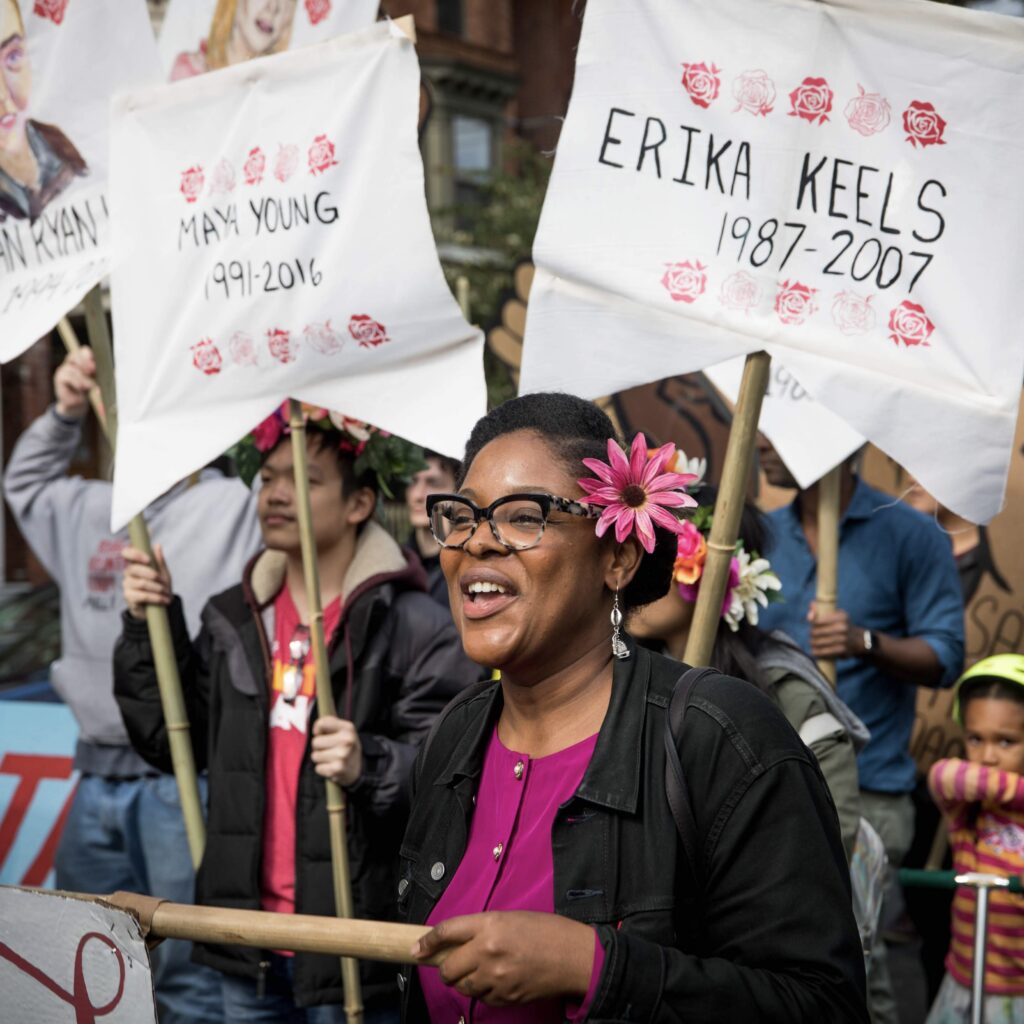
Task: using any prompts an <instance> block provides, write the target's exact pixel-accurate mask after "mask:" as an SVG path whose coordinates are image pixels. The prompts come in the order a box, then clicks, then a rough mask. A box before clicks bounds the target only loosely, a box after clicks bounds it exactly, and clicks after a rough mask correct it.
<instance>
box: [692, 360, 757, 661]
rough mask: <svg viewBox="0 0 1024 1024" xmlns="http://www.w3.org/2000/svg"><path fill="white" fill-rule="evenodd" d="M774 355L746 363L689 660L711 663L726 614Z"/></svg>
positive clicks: (695, 619) (699, 597) (717, 504)
mask: <svg viewBox="0 0 1024 1024" xmlns="http://www.w3.org/2000/svg"><path fill="white" fill-rule="evenodd" d="M770 367H771V357H770V356H769V355H768V353H767V352H752V353H751V354H750V355H748V356H747V360H746V363H745V364H744V367H743V380H742V382H741V383H740V391H739V395H738V397H737V399H736V408H735V410H734V412H733V417H732V429H731V430H730V431H729V443H728V445H727V446H726V449H725V464H724V465H723V467H722V481H721V484H720V485H719V488H718V498H717V500H716V501H715V514H714V519H713V521H712V524H711V536H710V537H709V538H708V557H707V561H706V562H705V563H704V575H703V576H702V577H701V581H700V590H699V591H698V593H697V604H696V605H695V606H694V610H693V623H692V625H691V626H690V634H689V636H688V637H687V640H686V653H685V655H684V660H685V661H686V663H687V664H688V665H707V663H708V661H709V660H710V658H711V652H712V650H714V646H715V634H716V633H717V632H718V624H719V622H720V621H721V618H722V599H723V597H724V596H725V588H726V584H727V583H728V582H729V567H730V565H731V564H732V558H733V555H734V553H735V550H736V537H737V534H738V533H739V528H740V516H741V515H742V514H743V501H744V498H745V495H746V490H747V480H748V479H749V476H750V466H751V460H752V459H753V455H754V442H755V440H756V438H757V424H758V421H759V420H760V418H761V403H762V402H763V401H764V395H765V391H766V390H767V389H768V371H769V369H770Z"/></svg>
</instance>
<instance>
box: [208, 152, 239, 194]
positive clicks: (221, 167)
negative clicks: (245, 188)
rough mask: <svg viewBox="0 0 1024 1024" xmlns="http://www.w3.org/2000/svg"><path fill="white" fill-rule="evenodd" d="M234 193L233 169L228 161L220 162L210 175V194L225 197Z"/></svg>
mask: <svg viewBox="0 0 1024 1024" xmlns="http://www.w3.org/2000/svg"><path fill="white" fill-rule="evenodd" d="M234 191H235V169H234V167H232V166H231V161H230V160H221V161H219V162H218V164H217V166H216V167H214V169H213V174H211V175H210V192H211V194H213V195H226V194H227V193H229V192H234Z"/></svg>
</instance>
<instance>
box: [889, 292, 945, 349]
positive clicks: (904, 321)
mask: <svg viewBox="0 0 1024 1024" xmlns="http://www.w3.org/2000/svg"><path fill="white" fill-rule="evenodd" d="M889 330H890V331H892V333H891V334H890V335H889V337H890V339H891V340H892V341H893V343H894V344H895V345H896V347H897V348H899V346H900V344H903V345H906V347H907V348H914V347H915V346H917V345H923V346H924V347H926V348H927V347H929V346H930V345H931V342H930V341H929V340H928V339H929V338H930V337H931V336H932V332H933V331H934V330H935V324H933V323H932V322H931V320H929V319H928V315H927V314H926V313H925V311H924V309H923V308H922V307H921V306H919V305H918V304H917V303H916V302H911V301H910V300H909V299H904V301H903V302H901V303H900V304H899V305H898V306H897V307H896V308H895V309H894V310H893V311H892V312H891V313H890V314H889Z"/></svg>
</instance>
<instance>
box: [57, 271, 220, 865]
mask: <svg viewBox="0 0 1024 1024" xmlns="http://www.w3.org/2000/svg"><path fill="white" fill-rule="evenodd" d="M85 311H86V327H87V329H88V331H89V340H90V342H91V343H92V350H93V355H94V356H95V357H96V379H97V382H98V385H97V386H96V387H94V388H93V389H92V390H91V391H90V392H89V401H90V403H91V404H92V407H93V410H94V411H95V413H96V417H97V419H98V420H99V422H100V426H101V427H102V428H103V433H104V434H105V435H106V438H107V442H108V443H109V444H110V448H111V451H113V450H114V449H115V448H116V446H117V405H116V401H115V396H114V373H113V369H114V363H113V354H112V349H111V345H110V332H109V330H108V328H107V320H106V314H105V312H104V311H103V301H102V297H101V295H100V290H99V287H96V288H93V289H92V291H90V292H89V293H88V295H86V298H85ZM57 331H58V333H59V334H60V336H61V340H62V341H63V342H64V347H65V348H66V349H67V350H68V352H69V353H70V352H76V351H77V350H78V349H79V348H80V347H81V345H80V344H79V341H78V337H77V336H76V335H75V332H74V329H73V328H72V326H71V324H70V323H69V322H68V320H67V318H66V317H65V318H64V319H62V320H61V321H60V323H59V324H58V325H57ZM128 535H129V537H130V538H131V542H132V546H133V547H136V548H138V549H139V550H140V551H144V552H145V553H146V554H147V555H149V557H150V558H152V557H153V547H152V544H151V542H150V537H149V528H148V527H147V526H146V520H145V519H143V517H142V515H141V513H140V514H139V515H137V516H135V517H134V518H133V519H132V521H131V522H130V523H129V524H128ZM146 624H147V626H148V627H149V642H150V646H151V647H152V648H153V663H154V665H155V667H156V678H157V686H158V688H159V690H160V703H161V705H162V707H163V713H164V722H165V723H166V726H167V739H168V743H169V744H170V748H171V763H172V764H173V766H174V777H175V780H176V781H177V783H178V796H179V799H180V801H181V813H182V816H183V818H184V819H185V834H186V835H187V836H188V847H189V852H190V853H191V855H192V866H193V867H195V868H198V867H199V862H200V861H201V860H202V859H203V847H204V846H205V845H206V822H205V820H204V818H203V805H202V801H201V800H200V798H199V782H198V779H197V776H196V765H195V759H194V757H193V755H192V738H191V735H190V729H189V724H188V713H187V711H186V709H185V698H184V695H183V694H182V692H181V677H180V676H179V674H178V662H177V659H176V658H175V656H174V643H173V641H172V640H171V624H170V620H169V619H168V617H167V609H166V608H164V607H162V606H161V605H155V604H150V605H147V606H146Z"/></svg>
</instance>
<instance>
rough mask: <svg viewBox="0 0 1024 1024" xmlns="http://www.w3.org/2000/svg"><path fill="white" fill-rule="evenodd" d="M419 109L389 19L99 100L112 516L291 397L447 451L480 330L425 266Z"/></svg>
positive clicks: (467, 398)
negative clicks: (110, 325)
mask: <svg viewBox="0 0 1024 1024" xmlns="http://www.w3.org/2000/svg"><path fill="white" fill-rule="evenodd" d="M418 106H419V65H418V62H417V60H416V54H415V51H414V49H413V46H412V43H410V42H409V40H408V39H407V38H406V37H405V36H403V35H402V34H401V32H399V31H398V30H397V29H396V28H394V26H392V25H389V24H381V25H379V26H375V27H374V28H371V29H369V30H367V31H366V32H364V33H360V34H358V35H354V36H345V37H342V38H339V39H336V40H333V41H332V42H329V43H324V44H322V45H321V46H317V47H307V48H306V49H304V50H302V51H301V52H288V53H282V54H279V55H277V56H275V57H270V58H267V59H266V60H262V61H256V62H251V63H249V64H243V65H239V66H237V67H231V68H227V69H225V70H223V71H220V72H218V73H216V74H210V75H202V76H199V77H197V78H193V79H190V80H188V81H182V82H178V83H176V84H174V85H170V86H160V87H157V88H155V89H152V90H149V91H147V92H143V93H138V94H136V95H134V96H128V97H123V98H120V99H119V101H118V102H116V103H115V109H114V115H113V128H112V135H113V144H112V155H111V163H112V168H111V215H112V219H113V227H114V245H115V262H114V267H113V273H112V292H113V300H114V343H115V347H116V355H117V394H118V400H119V412H120V426H119V436H118V451H117V463H116V466H115V472H114V495H113V521H114V523H115V524H116V525H120V524H122V523H124V522H125V521H126V520H127V519H128V518H129V517H130V515H132V514H133V513H134V512H137V511H138V510H140V509H141V508H142V507H143V506H145V505H146V504H147V503H148V502H149V501H151V500H152V499H154V498H155V497H157V496H158V495H159V494H160V493H161V492H162V491H164V490H165V489H166V488H167V487H169V486H170V485H171V484H173V483H174V482H175V481H177V480H179V479H181V478H182V477H183V476H186V475H187V474H188V473H190V472H192V471H193V470H195V469H197V468H198V467H200V466H202V465H203V464H204V463H205V462H207V461H208V460H209V459H212V458H213V457H215V456H216V455H217V454H218V453H219V452H221V451H223V450H224V449H225V448H227V447H228V446H229V445H231V444H233V443H234V442H235V441H236V440H237V439H238V438H239V437H241V436H242V435H244V434H245V433H246V432H247V431H249V430H250V429H252V427H253V426H254V425H255V424H257V423H258V422H259V421H260V420H261V419H262V418H263V417H264V416H266V415H268V414H269V413H270V412H271V410H272V409H273V408H274V407H275V406H276V405H277V404H278V403H279V402H280V401H281V400H282V399H284V398H285V397H288V396H291V397H294V398H300V399H302V400H303V401H307V402H311V403H313V404H315V405H321V406H326V407H328V408H331V409H336V410H338V411H341V412H344V413H345V414H347V415H350V416H354V417H356V418H358V419H363V420H368V421H370V422H372V423H375V424H377V425H378V426H380V427H383V428H384V429H386V430H390V431H392V432H393V433H396V434H401V435H403V436H405V437H408V438H410V439H412V440H414V441H417V442H419V443H422V444H424V445H427V446H428V447H431V448H434V449H435V450H437V451H442V452H446V453H452V454H458V453H460V452H461V451H462V448H463V445H464V444H465V441H466V438H467V437H468V436H469V431H470V429H471V427H472V425H473V423H474V422H475V421H476V419H477V418H478V417H479V416H480V415H482V414H483V412H484V409H485V407H486V396H485V390H484V380H483V369H482V360H481V349H482V338H481V336H480V332H479V331H476V330H474V329H473V328H471V327H469V326H468V325H467V324H466V322H465V321H464V320H463V318H462V316H461V314H460V312H459V308H458V305H457V304H456V302H455V300H454V299H453V297H452V295H451V292H450V291H449V289H448V287H447V285H446V284H445V281H444V277H443V275H442V273H441V267H440V264H439V263H438V260H437V252H436V249H435V246H434V239H433V235H432V234H431V230H430V223H429V219H428V215H427V208H426V202H425V199H424V191H423V165H422V163H421V160H420V155H419V150H418V148H417V143H416V124H417V117H418Z"/></svg>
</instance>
